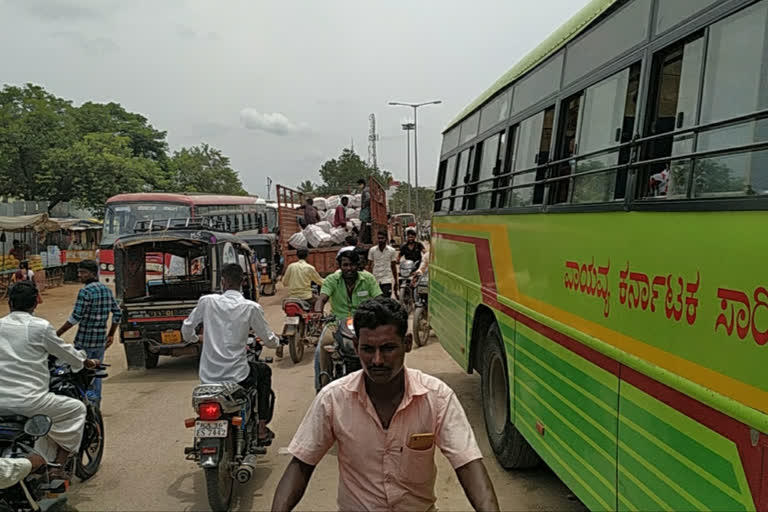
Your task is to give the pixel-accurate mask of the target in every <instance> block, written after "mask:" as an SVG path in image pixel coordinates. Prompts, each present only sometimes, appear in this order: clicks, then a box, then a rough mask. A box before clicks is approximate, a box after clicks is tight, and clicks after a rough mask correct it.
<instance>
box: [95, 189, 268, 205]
mask: <svg viewBox="0 0 768 512" xmlns="http://www.w3.org/2000/svg"><path fill="white" fill-rule="evenodd" d="M144 201H157V202H163V203H181V204H188V205H232V204H261V203H260V202H259V201H263V199H260V198H258V197H253V196H226V195H212V194H200V195H192V194H166V193H158V192H142V193H136V194H118V195H116V196H112V197H110V198H109V199H107V204H112V203H138V202H144Z"/></svg>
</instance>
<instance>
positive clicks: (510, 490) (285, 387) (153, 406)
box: [0, 285, 584, 511]
mask: <svg viewBox="0 0 768 512" xmlns="http://www.w3.org/2000/svg"><path fill="white" fill-rule="evenodd" d="M77 290H78V287H77V286H76V285H67V286H65V287H62V288H56V289H52V290H48V291H46V292H45V294H44V296H43V297H44V300H45V302H44V303H43V304H42V305H41V307H40V309H39V311H38V314H39V315H40V316H42V317H44V318H47V319H48V320H50V321H51V322H53V323H54V325H55V326H58V325H59V324H60V323H61V322H63V321H64V320H65V319H66V317H67V316H68V314H69V311H70V308H71V305H72V304H73V302H74V297H75V294H76V293H77ZM262 305H263V306H264V307H265V309H266V312H267V319H268V321H269V322H270V324H271V325H272V327H273V328H274V329H275V330H279V329H280V328H281V326H282V311H281V308H280V297H279V296H277V297H267V298H264V299H262ZM3 308H4V310H0V313H2V314H5V312H6V311H7V307H6V306H3ZM67 337H68V338H69V339H71V337H72V334H71V333H70V334H69V335H68V336H67ZM266 352H270V351H269V350H267V351H266ZM286 352H287V351H286ZM310 355H311V354H310V353H309V352H307V353H306V354H305V356H304V361H303V362H302V363H300V364H298V365H293V364H292V363H291V361H290V359H288V358H287V357H286V359H284V360H281V361H277V362H276V363H275V364H274V365H273V375H274V376H273V386H274V388H275V391H276V393H277V405H276V410H275V417H274V420H273V423H272V425H271V427H272V429H273V430H274V431H275V433H276V435H277V437H276V439H275V442H274V444H273V446H272V447H271V448H270V452H269V453H268V455H266V456H265V457H263V458H262V459H261V460H260V463H259V466H258V469H257V471H256V473H255V476H254V479H253V480H252V481H251V482H250V483H249V484H247V485H245V486H239V487H238V488H237V491H236V496H237V498H236V503H235V504H234V507H233V510H268V509H269V507H270V505H271V502H272V495H273V492H274V489H275V487H276V485H277V483H278V481H279V479H280V476H281V475H282V473H283V470H284V469H285V466H286V464H287V463H288V460H289V456H287V455H285V454H284V450H281V448H284V447H285V446H287V445H288V443H289V442H290V439H291V436H292V434H293V433H294V432H295V430H296V427H297V426H298V424H299V422H300V421H301V418H302V417H303V414H304V412H305V411H306V409H307V407H308V405H309V403H310V402H311V400H312V398H313V396H314V392H313V389H312V386H313V384H312V365H311V357H310ZM106 360H107V362H108V363H110V364H111V365H112V367H111V369H110V376H109V378H108V379H107V380H106V381H105V383H104V399H103V412H104V421H105V423H106V436H107V447H106V453H105V456H104V461H103V465H102V467H101V469H100V471H99V473H98V474H97V475H96V476H95V477H94V478H93V479H91V480H90V481H88V482H84V483H79V482H75V483H74V484H73V486H72V488H71V501H72V503H73V504H74V505H76V506H77V508H78V509H79V510H81V511H90V510H93V511H96V510H114V511H134V510H136V511H138V510H147V511H171V510H195V511H196V510H201V511H204V510H208V505H207V501H206V500H207V498H206V495H205V486H204V480H203V473H202V470H200V469H198V468H197V467H196V466H195V464H194V463H193V462H190V461H186V460H185V459H184V455H183V449H184V447H185V446H187V445H189V444H190V443H191V431H190V430H187V429H185V428H184V418H187V417H190V416H192V414H193V412H192V405H191V392H192V389H193V387H194V386H195V385H196V383H197V376H196V367H195V362H194V359H193V358H177V359H171V358H161V360H160V365H159V366H158V367H157V368H156V369H154V370H151V371H131V372H129V371H126V369H125V358H124V355H123V353H122V348H121V346H119V345H118V344H116V345H115V346H114V347H113V348H112V349H111V350H110V351H109V352H108V354H107V357H106ZM407 363H408V364H409V365H410V366H412V367H414V368H419V369H422V370H424V371H426V372H429V373H431V374H433V375H435V376H437V377H439V378H441V379H443V380H444V381H445V382H447V383H448V384H449V385H450V386H451V387H452V388H453V389H454V390H455V391H456V393H457V395H458V397H459V399H460V400H461V402H462V404H463V405H464V407H465V409H466V411H467V414H468V416H469V419H470V421H471V422H472V425H473V426H474V428H475V433H476V435H477V438H478V441H479V442H480V447H481V449H482V450H483V453H484V454H486V465H487V466H488V469H489V472H490V474H491V478H492V479H493V482H494V484H495V486H496V490H497V493H498V495H499V501H500V504H501V507H502V509H503V510H558V511H571V510H572V511H582V510H584V508H583V506H582V505H581V503H579V502H578V501H577V500H575V499H573V497H572V496H571V495H570V493H569V491H568V489H566V488H565V487H564V486H563V484H562V483H561V482H560V481H559V479H558V478H557V477H556V476H555V475H554V474H553V473H552V472H551V471H549V470H548V469H546V468H544V469H540V470H534V471H525V472H508V471H505V470H504V469H502V468H501V467H500V466H499V465H498V464H497V463H496V460H495V459H494V458H493V454H492V453H491V450H490V448H489V446H488V441H487V438H486V435H485V428H484V424H483V416H482V410H481V408H480V407H481V406H480V396H479V378H478V377H477V376H476V375H466V374H465V373H463V372H462V371H461V369H460V368H459V367H458V365H456V364H455V363H454V362H453V360H452V359H451V358H450V357H449V356H448V355H447V354H446V353H445V352H444V351H443V349H442V348H441V347H440V345H439V344H438V343H437V340H435V339H434V338H433V339H432V340H431V341H430V343H429V345H427V346H426V347H423V348H419V349H417V350H415V351H414V352H412V353H411V354H409V355H408V356H407ZM336 482H337V467H336V456H335V450H332V451H331V452H330V453H329V454H328V456H326V458H325V460H324V461H323V462H321V464H320V465H319V466H318V468H317V470H316V471H315V474H314V476H313V478H312V482H311V484H310V486H309V489H308V490H307V493H306V495H305V496H304V499H303V501H302V502H301V504H300V505H299V510H307V511H309V510H334V506H335V499H336V485H337V484H336ZM436 491H437V495H438V503H437V505H438V507H439V508H440V509H441V510H468V509H469V508H470V506H469V503H468V502H467V500H466V498H465V497H464V494H463V492H462V490H461V487H460V486H459V484H458V481H457V479H456V476H455V474H454V473H453V471H452V470H451V468H450V466H449V465H448V462H447V461H446V459H444V458H443V457H442V455H439V456H438V480H437V489H436Z"/></svg>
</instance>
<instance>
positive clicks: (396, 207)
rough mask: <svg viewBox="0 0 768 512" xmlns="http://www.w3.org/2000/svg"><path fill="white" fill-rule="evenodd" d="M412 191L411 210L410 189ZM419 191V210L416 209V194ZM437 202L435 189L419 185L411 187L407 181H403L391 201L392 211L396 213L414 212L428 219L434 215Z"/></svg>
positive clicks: (390, 207)
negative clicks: (409, 201) (409, 207)
mask: <svg viewBox="0 0 768 512" xmlns="http://www.w3.org/2000/svg"><path fill="white" fill-rule="evenodd" d="M409 190H412V191H413V192H412V193H411V210H410V211H409V210H408V191H409ZM417 193H418V199H419V211H418V212H417V211H416V194H417ZM434 202H435V191H434V190H431V189H428V188H424V187H419V188H418V189H417V188H416V187H410V186H409V185H408V184H407V183H401V184H400V185H399V186H398V187H397V190H396V191H395V193H394V194H392V199H390V201H389V209H390V212H391V213H392V214H393V215H394V214H397V213H413V214H415V215H416V216H417V217H419V218H421V219H427V218H429V217H430V216H431V215H432V210H433V208H434Z"/></svg>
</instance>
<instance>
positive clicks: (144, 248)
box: [115, 219, 259, 369]
mask: <svg viewBox="0 0 768 512" xmlns="http://www.w3.org/2000/svg"><path fill="white" fill-rule="evenodd" d="M213 228H214V226H212V221H210V220H208V219H192V220H190V219H186V220H184V219H182V220H179V219H170V220H169V221H167V222H165V225H164V226H157V225H153V223H152V222H142V223H137V227H136V228H135V230H134V232H135V233H134V234H133V235H128V236H124V237H121V238H119V239H118V240H117V241H116V242H115V292H116V295H117V299H118V303H119V304H120V308H121V310H122V313H123V318H122V322H121V324H120V342H121V343H122V344H123V347H124V349H125V357H126V361H127V365H128V368H129V369H138V368H147V369H150V368H154V367H156V366H157V363H158V360H159V358H160V356H181V355H195V356H198V357H199V355H200V345H199V344H189V343H186V342H185V341H184V340H183V339H182V337H181V324H182V322H183V321H184V320H185V319H186V318H187V316H189V313H190V312H191V311H192V309H193V308H194V307H195V306H196V305H197V300H198V299H199V298H200V297H201V296H202V295H206V294H210V293H216V292H221V291H222V290H221V268H222V267H223V266H224V265H227V264H229V263H238V264H240V265H241V267H242V268H243V270H244V272H245V278H244V282H243V295H244V296H245V297H246V298H248V299H251V300H258V298H259V290H258V286H256V282H257V281H256V269H255V267H254V265H253V264H252V261H253V252H252V251H251V249H250V248H249V247H248V245H246V244H245V243H243V242H242V241H241V240H239V239H238V238H236V237H235V236H234V235H232V234H229V233H223V232H220V231H215V230H214V229H213Z"/></svg>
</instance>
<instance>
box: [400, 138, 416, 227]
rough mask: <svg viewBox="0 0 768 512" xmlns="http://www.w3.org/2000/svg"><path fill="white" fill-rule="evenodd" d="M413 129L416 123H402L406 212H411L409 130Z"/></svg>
mask: <svg viewBox="0 0 768 512" xmlns="http://www.w3.org/2000/svg"><path fill="white" fill-rule="evenodd" d="M415 129H416V123H403V130H405V158H406V168H407V169H408V212H409V213H413V210H411V130H415ZM417 193H418V191H417ZM417 201H418V199H417Z"/></svg>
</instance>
